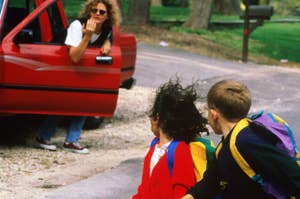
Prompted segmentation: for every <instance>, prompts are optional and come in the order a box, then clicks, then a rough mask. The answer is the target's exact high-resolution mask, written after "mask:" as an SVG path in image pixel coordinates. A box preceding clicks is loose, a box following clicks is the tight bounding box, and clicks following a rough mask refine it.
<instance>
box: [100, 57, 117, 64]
mask: <svg viewBox="0 0 300 199" xmlns="http://www.w3.org/2000/svg"><path fill="white" fill-rule="evenodd" d="M112 63H113V58H112V57H111V56H97V57H96V64H106V65H108V64H112Z"/></svg>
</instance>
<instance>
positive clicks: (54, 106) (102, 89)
mask: <svg viewBox="0 0 300 199" xmlns="http://www.w3.org/2000/svg"><path fill="white" fill-rule="evenodd" d="M53 5H54V4H53ZM54 6H55V5H54ZM56 7H57V6H56ZM46 8H47V9H48V10H49V6H48V5H44V4H43V8H42V9H43V10H44V11H43V12H42V10H38V9H39V8H37V10H35V11H34V12H33V13H31V14H30V15H29V16H28V17H26V19H25V20H24V21H23V22H22V24H21V25H20V24H19V25H17V26H16V27H15V28H14V29H13V30H12V31H11V32H10V33H9V34H8V35H7V36H6V37H5V38H4V40H3V46H4V48H3V49H5V50H3V51H4V54H5V55H4V61H5V64H4V82H3V83H2V85H1V90H0V93H1V95H0V98H1V99H0V111H1V112H11V113H38V114H63V115H99V116H112V114H113V113H114V110H115V107H116V103H117V97H118V89H119V85H120V67H121V50H120V48H119V47H118V46H114V45H113V47H112V52H111V56H112V57H113V64H111V65H101V64H96V61H95V59H96V56H98V55H99V49H98V48H88V49H86V53H85V56H84V57H83V59H82V60H81V61H80V62H79V63H78V64H73V63H72V62H71V61H70V58H69V55H68V47H67V46H65V45H63V44H57V43H56V44H54V43H51V38H53V37H54V33H53V32H54V30H53V27H49V26H46V27H44V25H45V24H49V25H50V24H52V25H53V24H57V23H53V21H52V22H51V23H50V22H49V21H48V22H47V23H46V22H45V23H44V21H45V20H47V19H48V20H49V19H50V18H49V17H47V16H46V15H45V14H48V12H46V11H47V10H46ZM51 19H52V20H53V18H51ZM37 22H38V23H37ZM32 23H34V24H35V25H34V26H32ZM59 23H61V22H59ZM38 24H40V26H39V25H38ZM61 24H62V25H63V26H64V23H61ZM37 26H38V27H37ZM28 27H29V31H32V32H29V33H30V34H29V36H30V35H33V38H29V39H28V40H22V39H21V40H18V39H16V38H18V37H19V35H20V34H21V33H22V30H24V29H28ZM30 28H34V30H31V29H30ZM63 28H65V27H63ZM45 30H47V31H45ZM49 30H51V31H50V32H49ZM56 31H57V30H56ZM45 32H47V35H46V36H45V35H44V33H45ZM57 32H59V31H57ZM24 34H27V33H24ZM35 35H37V36H35ZM27 36H28V35H27ZM21 38H22V37H21ZM16 40H17V41H19V42H20V41H25V42H24V43H22V42H20V43H18V44H17V43H15V42H14V41H16ZM49 41H50V42H49Z"/></svg>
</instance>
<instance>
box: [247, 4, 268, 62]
mask: <svg viewBox="0 0 300 199" xmlns="http://www.w3.org/2000/svg"><path fill="white" fill-rule="evenodd" d="M244 2H245V4H246V10H245V15H244V16H243V18H244V31H243V55H242V61H243V62H247V61H248V41H249V35H250V33H251V32H253V31H254V30H255V28H257V27H258V26H261V25H262V24H263V22H264V20H269V19H271V16H272V15H273V7H272V6H268V5H251V4H250V2H251V1H250V0H246V1H244ZM253 19H254V20H256V22H255V23H254V24H252V25H251V24H250V20H253ZM250 25H251V26H250Z"/></svg>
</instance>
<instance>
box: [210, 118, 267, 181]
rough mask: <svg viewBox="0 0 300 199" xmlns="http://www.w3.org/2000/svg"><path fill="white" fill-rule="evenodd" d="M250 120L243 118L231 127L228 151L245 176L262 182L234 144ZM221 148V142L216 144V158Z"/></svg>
mask: <svg viewBox="0 0 300 199" xmlns="http://www.w3.org/2000/svg"><path fill="white" fill-rule="evenodd" d="M250 122H251V120H250V119H248V118H244V119H242V120H240V121H239V122H238V123H237V124H236V126H235V127H234V129H233V131H232V133H231V135H230V140H229V147H230V151H231V154H232V156H233V158H234V160H235V162H236V163H237V164H238V165H239V167H240V168H241V169H242V170H243V172H244V173H245V174H246V175H247V176H249V178H251V179H252V180H253V181H255V182H258V183H260V184H261V183H262V182H261V177H260V175H259V174H256V173H255V171H254V170H253V169H252V168H251V167H250V165H249V164H248V162H247V161H246V160H245V159H244V158H243V156H242V155H241V154H240V152H239V151H238V149H237V146H236V145H235V142H236V138H237V135H238V134H239V133H240V132H241V131H242V130H243V129H244V128H246V127H248V126H249V124H250ZM221 148H222V143H220V144H219V145H218V146H217V149H216V157H217V158H218V155H219V152H220V150H221Z"/></svg>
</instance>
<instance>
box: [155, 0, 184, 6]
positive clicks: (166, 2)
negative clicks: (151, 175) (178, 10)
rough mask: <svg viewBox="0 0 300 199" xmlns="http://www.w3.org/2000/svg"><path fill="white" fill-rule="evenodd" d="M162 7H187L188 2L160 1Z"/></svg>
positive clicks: (176, 0)
mask: <svg viewBox="0 0 300 199" xmlns="http://www.w3.org/2000/svg"><path fill="white" fill-rule="evenodd" d="M161 3H162V5H163V6H176V7H188V6H189V0H162V1H161Z"/></svg>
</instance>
